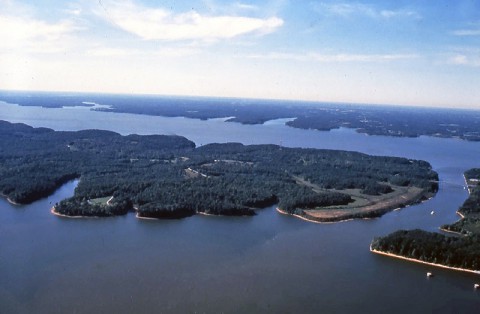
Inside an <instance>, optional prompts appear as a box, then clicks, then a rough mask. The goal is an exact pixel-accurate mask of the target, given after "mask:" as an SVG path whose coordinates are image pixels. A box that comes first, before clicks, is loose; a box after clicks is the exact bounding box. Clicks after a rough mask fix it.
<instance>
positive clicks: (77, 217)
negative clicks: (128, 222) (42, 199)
mask: <svg viewBox="0 0 480 314" xmlns="http://www.w3.org/2000/svg"><path fill="white" fill-rule="evenodd" d="M50 213H52V214H53V215H55V216H58V217H62V218H70V219H85V218H88V219H92V218H93V219H98V218H108V217H99V216H69V215H64V214H60V213H58V212H56V211H55V206H53V207H52V208H51V209H50Z"/></svg>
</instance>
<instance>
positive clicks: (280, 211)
mask: <svg viewBox="0 0 480 314" xmlns="http://www.w3.org/2000/svg"><path fill="white" fill-rule="evenodd" d="M275 209H276V210H277V212H279V213H280V214H282V215H285V216H293V217H296V218H298V219H301V220H305V221H308V222H313V223H316V224H335V223H339V222H347V221H351V220H354V219H355V218H347V219H341V220H335V221H321V220H313V219H308V218H307V217H304V216H300V215H297V214H289V213H287V212H285V211H283V210H282V209H280V208H279V207H276V208H275ZM357 219H362V220H363V219H372V218H357Z"/></svg>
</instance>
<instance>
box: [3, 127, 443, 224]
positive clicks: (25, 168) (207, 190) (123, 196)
mask: <svg viewBox="0 0 480 314" xmlns="http://www.w3.org/2000/svg"><path fill="white" fill-rule="evenodd" d="M72 179H79V183H78V186H77V187H76V189H75V192H74V196H73V197H71V198H68V199H65V200H62V201H60V202H59V203H57V204H55V206H54V208H53V212H54V213H56V214H59V215H65V216H82V217H85V216H95V217H107V216H116V215H123V214H126V213H127V212H129V211H135V212H136V213H137V216H138V217H140V218H182V217H188V216H192V215H194V214H198V213H204V214H212V215H234V216H240V215H254V214H255V210H256V209H259V208H264V207H267V206H271V205H275V204H278V205H277V206H278V207H279V209H280V210H281V211H282V212H284V213H287V214H294V215H297V216H300V217H302V218H307V219H309V220H315V221H338V220H343V219H350V218H364V217H376V216H379V215H381V214H383V213H384V212H386V211H388V210H391V209H394V208H397V207H401V206H405V205H409V204H412V203H415V202H419V201H421V200H424V199H426V198H429V197H431V196H432V195H433V194H434V193H435V192H436V191H437V189H438V183H437V182H438V175H437V173H436V172H434V171H433V170H432V168H431V166H430V164H429V163H428V162H425V161H419V160H410V159H405V158H397V157H383V156H369V155H366V154H362V153H356V152H349V151H334V150H320V149H302V148H286V147H281V146H277V145H248V146H247V145H242V144H239V143H226V144H209V145H205V146H200V147H195V144H194V143H193V142H191V141H189V140H188V139H186V138H184V137H181V136H166V135H146V136H140V135H128V136H122V135H120V134H117V133H114V132H110V131H102V130H85V131H78V132H63V131H62V132H59V131H54V130H51V129H47V128H32V127H30V126H27V125H25V124H12V123H9V122H6V121H0V192H1V193H2V195H4V196H5V197H7V198H8V199H9V200H10V201H11V202H14V203H18V204H27V203H31V202H33V201H36V200H38V199H40V198H42V197H46V196H48V195H50V194H51V193H53V192H54V191H55V189H57V188H58V187H60V186H61V185H62V184H64V183H65V182H67V181H69V180H72Z"/></svg>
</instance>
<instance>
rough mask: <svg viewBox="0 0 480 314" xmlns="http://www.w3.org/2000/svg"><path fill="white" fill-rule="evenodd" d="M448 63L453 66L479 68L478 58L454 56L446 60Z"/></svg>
mask: <svg viewBox="0 0 480 314" xmlns="http://www.w3.org/2000/svg"><path fill="white" fill-rule="evenodd" d="M448 63H449V64H453V65H462V66H470V67H480V56H469V55H466V54H456V55H454V56H452V57H450V58H449V59H448Z"/></svg>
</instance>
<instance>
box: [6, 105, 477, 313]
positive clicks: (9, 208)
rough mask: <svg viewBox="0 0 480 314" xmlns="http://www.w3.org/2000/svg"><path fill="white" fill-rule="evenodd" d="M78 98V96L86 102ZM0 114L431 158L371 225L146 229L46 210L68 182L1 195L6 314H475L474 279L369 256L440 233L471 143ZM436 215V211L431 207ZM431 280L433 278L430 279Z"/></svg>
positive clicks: (174, 121) (108, 116)
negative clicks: (28, 193) (425, 171)
mask: <svg viewBox="0 0 480 314" xmlns="http://www.w3.org/2000/svg"><path fill="white" fill-rule="evenodd" d="M86 101H88V100H86ZM0 119H3V120H7V121H11V122H22V123H26V124H29V125H32V126H36V127H40V126H41V127H50V128H53V129H55V130H80V129H92V128H93V129H108V130H112V131H116V132H119V133H121V134H131V133H136V134H177V135H183V136H185V137H187V138H189V139H191V140H193V141H194V142H195V143H196V144H197V145H203V144H207V143H212V142H231V141H234V142H241V143H244V144H262V143H273V144H279V145H284V146H289V147H313V148H329V149H343V150H354V151H361V152H365V153H368V154H373V155H390V156H401V157H407V158H413V159H424V160H427V161H429V162H430V163H431V164H432V166H433V167H434V169H435V170H436V171H437V172H439V175H440V179H441V181H442V182H441V183H440V190H439V192H438V194H437V195H436V196H435V197H434V198H433V199H431V200H429V201H427V202H424V203H422V204H419V205H415V206H411V207H407V208H404V209H402V210H398V211H394V212H391V213H389V214H386V215H384V216H383V217H381V218H379V219H373V220H354V221H348V222H342V223H336V224H314V223H308V222H305V221H301V220H298V219H295V218H292V217H288V216H283V215H280V214H278V213H277V212H276V211H275V209H274V207H271V208H266V209H263V210H260V211H258V215H257V216H255V217H241V218H231V217H229V218H227V217H205V216H194V217H190V218H187V219H183V220H168V221H144V220H138V219H135V217H134V216H133V215H132V214H129V215H127V216H124V217H116V218H106V219H65V218H60V217H56V216H53V215H51V214H50V212H49V209H50V207H51V206H52V204H54V203H55V202H57V201H59V200H60V199H62V198H65V197H67V196H69V195H72V194H73V189H74V187H75V184H76V183H75V182H70V183H68V184H66V185H64V186H63V187H62V188H61V189H59V190H57V191H56V192H55V193H54V194H53V195H51V196H50V197H48V198H45V199H43V200H40V201H38V202H35V203H33V204H31V205H26V206H13V205H11V204H9V203H8V202H6V201H5V200H3V199H1V200H0V241H1V242H0V243H1V244H0V278H1V280H0V312H2V313H92V312H117V313H132V312H135V313H158V312H165V313H169V312H170V313H191V312H200V313H219V312H228V313H246V312H248V313H255V312H262V313H263V312H271V313H298V312H305V313H317V312H322V313H352V312H359V311H361V312H371V313H384V312H387V311H388V312H390V313H403V312H406V311H409V312H413V313H424V312H435V313H451V312H461V313H476V312H477V311H478V308H480V294H479V293H478V292H477V291H475V290H474V289H473V284H474V283H476V282H480V277H479V276H476V275H474V274H467V273H459V272H454V271H450V270H443V269H436V268H432V267H429V266H426V265H420V264H413V263H408V262H404V261H400V260H394V259H390V258H386V257H382V256H377V255H373V254H371V253H370V252H369V250H368V247H369V244H370V241H371V240H372V239H373V237H375V236H381V235H385V234H388V233H390V232H392V231H395V230H398V229H414V228H422V229H425V230H429V231H437V230H438V227H439V226H440V225H442V224H445V223H451V222H453V221H456V220H457V219H458V218H459V217H458V216H457V215H456V213H455V211H456V209H457V208H458V206H459V205H460V204H461V203H462V202H463V201H464V200H465V199H466V197H467V192H466V191H465V190H464V189H463V183H464V182H463V177H462V173H463V171H465V170H466V169H468V168H471V167H480V163H479V162H478V156H479V153H480V143H474V142H466V141H462V140H457V139H440V138H432V137H420V138H392V137H384V136H366V135H364V134H358V133H356V132H355V131H353V130H350V129H343V128H342V129H338V130H333V131H330V132H320V131H315V130H300V129H294V128H290V127H287V126H285V125H283V124H282V123H278V121H273V122H272V123H266V124H265V125H241V124H237V123H229V122H224V121H223V119H212V120H207V121H200V120H193V119H186V118H164V117H154V116H146V115H132V114H121V113H108V112H96V111H91V110H89V109H88V108H86V107H76V108H70V109H64V108H54V109H47V108H40V107H21V106H17V105H12V104H5V103H0ZM432 210H435V212H436V214H435V215H431V214H430V212H431V211H432ZM427 271H432V272H433V273H434V274H435V276H434V277H433V278H430V279H428V278H426V276H425V274H426V272H427Z"/></svg>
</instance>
